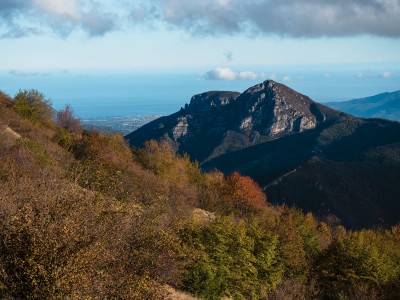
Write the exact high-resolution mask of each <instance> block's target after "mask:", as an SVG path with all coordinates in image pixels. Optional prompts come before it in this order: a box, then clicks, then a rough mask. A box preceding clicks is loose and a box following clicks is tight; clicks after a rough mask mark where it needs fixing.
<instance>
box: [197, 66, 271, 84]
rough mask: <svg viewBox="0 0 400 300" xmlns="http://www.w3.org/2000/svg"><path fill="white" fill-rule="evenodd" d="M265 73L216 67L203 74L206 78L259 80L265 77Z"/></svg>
mask: <svg viewBox="0 0 400 300" xmlns="http://www.w3.org/2000/svg"><path fill="white" fill-rule="evenodd" d="M265 76H266V75H265V74H264V73H255V72H251V71H242V72H235V71H233V70H232V69H230V68H215V69H213V70H210V71H208V72H206V73H205V74H204V75H203V78H204V79H207V80H225V81H233V80H259V79H265Z"/></svg>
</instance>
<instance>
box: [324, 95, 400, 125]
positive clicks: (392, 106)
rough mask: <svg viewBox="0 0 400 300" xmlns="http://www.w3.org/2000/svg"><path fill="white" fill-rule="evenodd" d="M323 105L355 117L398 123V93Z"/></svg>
mask: <svg viewBox="0 0 400 300" xmlns="http://www.w3.org/2000/svg"><path fill="white" fill-rule="evenodd" d="M325 104H326V105H327V106H329V107H331V108H333V109H337V110H340V111H343V112H346V113H348V114H351V115H354V116H357V117H362V118H382V119H388V120H393V121H400V91H396V92H392V93H382V94H378V95H375V96H371V97H366V98H360V99H354V100H349V101H342V102H329V103H325Z"/></svg>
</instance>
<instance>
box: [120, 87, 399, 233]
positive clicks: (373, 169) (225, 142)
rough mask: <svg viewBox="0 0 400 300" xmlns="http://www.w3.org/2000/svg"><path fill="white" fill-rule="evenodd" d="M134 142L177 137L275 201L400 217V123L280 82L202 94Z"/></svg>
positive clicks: (374, 221)
mask: <svg viewBox="0 0 400 300" xmlns="http://www.w3.org/2000/svg"><path fill="white" fill-rule="evenodd" d="M126 139H127V140H128V142H129V143H130V144H131V145H133V146H139V147H140V146H143V144H144V143H145V141H146V140H150V139H155V140H167V141H169V142H170V143H171V144H172V145H173V147H174V149H176V151H177V152H180V153H188V154H189V155H190V157H191V158H192V159H196V160H198V161H199V163H200V165H201V166H202V168H203V169H205V170H212V169H214V168H217V169H219V170H221V171H222V172H224V173H226V174H229V173H231V172H233V171H239V172H240V173H242V174H244V175H249V176H251V177H253V178H254V179H255V180H256V181H258V183H260V185H262V186H263V187H264V189H265V191H266V193H267V195H268V199H269V201H270V202H272V203H287V204H289V205H295V206H296V207H299V208H302V209H304V210H306V211H312V212H313V213H315V214H316V215H318V216H320V217H322V218H324V217H327V216H330V215H334V216H336V217H338V218H339V219H341V221H342V222H343V224H344V225H346V226H348V227H355V228H356V227H368V226H374V225H382V224H383V225H391V224H394V223H397V222H398V221H399V220H400V197H399V196H400V186H399V185H398V184H396V183H395V182H396V181H398V180H400V123H397V122H391V121H386V120H379V119H360V118H357V117H353V116H351V115H348V114H346V113H342V112H339V111H336V110H333V109H331V108H329V107H327V106H324V105H322V104H319V103H316V102H314V101H312V100H311V99H310V98H308V97H307V96H305V95H302V94H300V93H297V92H296V91H294V90H292V89H290V88H289V87H287V86H285V85H282V84H279V83H277V82H274V81H272V80H267V81H265V82H263V83H260V84H257V85H255V86H253V87H251V88H249V89H247V90H246V91H244V92H243V93H237V92H216V91H213V92H207V93H203V94H200V95H196V96H194V97H192V99H191V101H190V103H189V104H187V105H186V106H185V107H184V108H182V109H181V110H180V111H179V112H176V113H175V114H172V115H170V116H166V117H162V118H159V119H156V120H154V121H152V122H150V123H148V124H147V125H145V126H143V127H141V128H139V129H138V130H136V131H134V132H132V133H130V134H128V135H127V136H126ZM316 166H317V167H316ZM378 174H379V175H378Z"/></svg>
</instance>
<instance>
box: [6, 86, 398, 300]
mask: <svg viewBox="0 0 400 300" xmlns="http://www.w3.org/2000/svg"><path fill="white" fill-rule="evenodd" d="M32 97H33V98H32ZM32 99H33V100H32ZM38 100H40V101H39V102H37V101H38ZM39 111H44V112H49V111H51V108H50V106H49V103H48V101H47V100H45V98H44V96H43V95H42V94H40V93H39V92H37V91H22V92H20V93H18V94H17V96H16V97H15V98H11V97H9V96H7V95H5V94H2V93H0V299H173V297H172V296H171V294H170V293H171V289H173V290H175V291H180V290H182V291H185V292H188V293H190V294H192V295H195V296H197V297H199V298H201V299H223V298H227V297H228V298H231V299H321V300H322V299H356V300H357V299H359V300H361V299H371V300H375V299H376V300H377V299H393V300H394V299H398V295H399V293H400V250H399V249H400V229H399V226H395V227H393V228H390V229H389V228H387V229H384V228H382V229H379V230H361V231H347V230H346V229H345V228H344V227H343V226H341V225H340V224H339V223H338V222H337V221H335V222H334V221H332V220H330V219H327V220H325V222H322V221H321V220H317V219H316V218H315V217H314V216H313V215H312V214H310V213H308V214H304V213H303V212H301V211H299V210H297V209H295V208H290V207H287V206H274V205H270V204H268V203H267V197H266V195H265V194H264V193H263V191H262V189H261V188H260V187H259V186H258V185H257V184H256V183H255V182H254V181H253V180H252V179H251V178H249V177H247V176H243V175H240V174H239V173H237V172H235V173H233V174H231V175H229V176H225V175H224V174H222V173H221V172H218V171H214V172H210V173H205V172H203V171H202V170H201V168H200V167H199V165H198V164H197V163H196V162H192V161H191V160H190V158H189V157H188V156H186V155H177V154H176V153H175V152H174V151H173V149H172V148H171V146H170V145H169V144H168V143H167V142H156V141H149V142H148V143H147V144H146V146H145V147H144V148H143V149H130V148H129V147H128V145H127V143H126V142H125V140H124V138H123V137H122V136H121V135H118V134H114V135H107V134H102V133H98V132H94V131H84V130H81V129H78V128H77V126H78V123H77V122H74V120H75V117H74V116H73V114H72V110H71V109H70V107H66V109H65V110H64V111H62V112H61V116H59V120H58V121H57V124H53V123H51V119H48V117H49V115H46V114H45V115H43V116H44V117H45V118H42V117H41V116H42V115H38V114H37V112H39ZM64 117H65V119H63V118H64ZM68 120H69V121H72V123H69V121H68ZM71 124H72V125H71ZM177 293H179V292H177ZM175 295H176V294H175Z"/></svg>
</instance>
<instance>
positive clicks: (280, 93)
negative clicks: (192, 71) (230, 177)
mask: <svg viewBox="0 0 400 300" xmlns="http://www.w3.org/2000/svg"><path fill="white" fill-rule="evenodd" d="M340 115H341V114H340V113H339V112H336V111H334V110H331V109H329V108H327V107H325V106H323V105H320V104H318V103H315V102H314V101H312V100H311V99H310V98H308V97H307V96H304V95H302V94H300V93H298V92H296V91H294V90H292V89H290V88H289V87H287V86H285V85H283V84H280V83H277V82H275V81H273V80H266V81H264V82H262V83H259V84H257V85H254V86H252V87H250V88H248V89H247V90H245V91H244V92H243V93H238V92H230V91H210V92H206V93H202V94H198V95H195V96H193V97H192V98H191V100H190V103H189V104H186V105H185V108H184V109H182V110H181V111H180V112H177V113H175V114H173V115H171V116H168V117H163V118H160V119H157V120H154V121H153V122H151V123H149V124H147V125H145V126H143V127H142V128H139V129H138V130H136V131H134V132H133V133H131V134H129V135H127V137H126V138H127V140H128V141H129V143H130V144H131V145H134V146H142V145H143V143H144V142H145V141H146V140H149V139H156V140H160V139H164V140H168V141H170V142H171V143H172V144H173V145H174V147H175V148H176V149H178V151H181V152H185V151H186V152H189V151H190V152H191V156H192V158H193V159H197V160H199V161H203V160H204V159H208V158H210V157H214V156H216V155H220V154H221V153H224V152H226V151H229V149H231V147H234V148H235V149H240V148H242V147H247V146H248V145H255V144H258V143H261V142H264V141H266V140H271V139H276V138H279V137H282V136H286V135H292V134H295V133H300V132H304V131H307V130H311V129H314V128H316V127H317V126H318V124H320V123H323V122H326V121H330V120H334V119H338V118H339V116H340ZM195 145H197V146H195ZM193 147H196V148H197V149H196V151H194V152H193V151H192V148H193Z"/></svg>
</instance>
